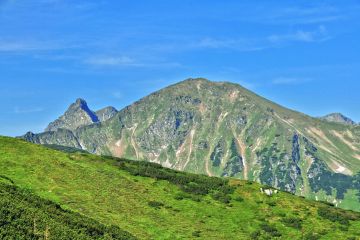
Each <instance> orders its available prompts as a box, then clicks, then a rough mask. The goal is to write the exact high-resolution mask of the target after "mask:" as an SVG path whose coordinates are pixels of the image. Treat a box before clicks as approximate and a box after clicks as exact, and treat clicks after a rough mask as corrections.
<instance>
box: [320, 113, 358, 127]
mask: <svg viewBox="0 0 360 240" xmlns="http://www.w3.org/2000/svg"><path fill="white" fill-rule="evenodd" d="M321 119H323V120H325V121H328V122H335V123H342V124H348V125H356V122H354V121H353V120H351V119H350V118H348V117H346V116H344V115H343V114H341V113H330V114H328V115H326V116H324V117H321Z"/></svg>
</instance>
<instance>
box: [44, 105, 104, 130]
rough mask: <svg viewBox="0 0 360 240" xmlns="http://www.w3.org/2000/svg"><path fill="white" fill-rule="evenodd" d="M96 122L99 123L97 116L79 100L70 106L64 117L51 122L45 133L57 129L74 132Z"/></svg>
mask: <svg viewBox="0 0 360 240" xmlns="http://www.w3.org/2000/svg"><path fill="white" fill-rule="evenodd" d="M96 122H99V118H98V116H96V114H95V113H94V112H93V111H91V110H90V109H89V107H88V105H87V103H86V102H85V100H83V99H81V98H79V99H77V100H76V102H75V103H73V104H71V105H70V107H69V108H68V110H67V111H66V112H65V113H64V115H62V116H61V117H59V118H58V119H56V120H55V121H53V122H51V123H50V124H49V125H48V126H47V128H46V129H45V131H46V132H49V131H56V130H58V129H59V128H64V129H69V130H76V129H77V128H79V127H82V126H86V125H89V124H92V123H96Z"/></svg>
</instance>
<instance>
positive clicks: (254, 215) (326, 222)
mask: <svg viewBox="0 0 360 240" xmlns="http://www.w3.org/2000/svg"><path fill="white" fill-rule="evenodd" d="M0 144H1V148H0V169H2V170H1V174H2V176H3V178H6V179H12V181H13V182H14V184H15V185H17V186H20V187H22V188H26V189H31V191H32V192H34V193H35V194H37V195H39V196H41V197H42V198H46V199H49V200H52V201H55V202H56V203H57V204H60V205H61V206H62V207H63V208H66V209H71V210H73V211H76V212H79V213H81V214H83V215H86V216H88V217H92V218H94V219H96V220H98V221H100V222H102V223H104V224H112V225H116V226H119V227H121V228H122V229H124V230H127V231H129V232H130V233H131V234H133V235H135V236H136V237H138V238H140V239H270V238H278V239H289V238H292V239H354V238H355V237H356V236H359V235H360V230H359V229H360V215H359V213H355V212H351V211H345V210H341V209H337V208H334V207H331V206H329V205H328V204H325V203H320V202H315V201H310V200H306V199H304V198H301V197H297V196H294V195H292V194H289V193H286V192H277V193H276V191H275V190H274V189H271V188H269V187H266V186H261V185H259V184H257V183H253V182H247V181H240V180H235V179H221V178H213V177H212V178H210V177H207V176H202V175H195V174H190V173H184V172H177V171H174V170H170V169H165V168H162V167H161V166H159V165H157V164H152V163H147V162H135V161H128V160H124V159H116V158H111V157H102V156H96V155H90V154H84V153H66V152H60V151H56V150H52V149H48V148H45V147H43V146H39V145H34V144H31V143H27V142H24V141H21V140H19V139H12V138H6V137H0ZM270 190H271V191H272V192H273V194H272V195H271V196H267V195H266V193H265V192H270ZM262 192H264V193H262ZM1 198H2V195H0V199H1Z"/></svg>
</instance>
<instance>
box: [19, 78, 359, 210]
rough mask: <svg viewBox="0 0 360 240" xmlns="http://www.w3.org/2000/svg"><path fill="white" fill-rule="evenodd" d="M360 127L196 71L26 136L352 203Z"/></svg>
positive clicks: (310, 196) (357, 166)
mask: <svg viewBox="0 0 360 240" xmlns="http://www.w3.org/2000/svg"><path fill="white" fill-rule="evenodd" d="M359 133H360V128H359V127H358V126H347V125H343V124H338V123H331V122H327V121H324V120H321V119H317V118H313V117H310V116H308V115H306V114H303V113H299V112H296V111H294V110H290V109H287V108H284V107H282V106H280V105H278V104H276V103H273V102H272V101H269V100H267V99H265V98H263V97H261V96H259V95H257V94H255V93H253V92H251V91H249V90H247V89H245V88H243V87H241V86H240V85H238V84H234V83H228V82H211V81H208V80H206V79H202V78H198V79H187V80H185V81H182V82H179V83H176V84H173V85H170V86H169V87H166V88H163V89H160V90H158V91H156V92H154V93H152V94H150V95H148V96H146V97H143V98H141V99H140V100H138V101H136V102H134V103H133V104H131V105H129V106H127V107H125V108H123V109H122V110H120V111H119V112H117V113H116V114H115V115H114V116H113V117H112V118H109V119H108V120H107V121H105V122H102V123H93V124H90V125H87V126H82V127H80V128H78V129H76V130H75V131H71V130H68V131H67V130H62V131H55V132H52V133H47V132H44V133H41V134H37V135H34V136H32V137H31V138H29V137H26V136H25V137H24V139H26V140H28V141H31V142H34V143H41V144H57V145H65V146H69V147H77V148H81V149H83V150H87V151H89V152H92V153H96V154H102V155H112V156H116V157H126V158H129V159H135V160H147V161H151V162H156V163H159V164H161V165H163V166H165V167H169V168H173V169H177V170H182V171H188V172H194V173H202V174H207V175H211V176H224V177H225V176H227V177H235V178H240V179H249V180H254V181H258V182H261V183H264V184H268V185H271V186H274V187H277V188H280V189H282V190H286V191H289V192H292V193H296V194H298V195H303V196H307V197H309V198H318V199H323V200H327V201H332V202H335V203H336V204H337V205H339V206H346V205H349V204H350V205H354V204H351V203H349V202H348V200H347V199H350V198H353V196H354V194H355V195H356V194H357V192H356V191H357V190H356V189H357V182H356V179H357V173H358V172H359V171H360V164H359V159H360V144H359V141H360V140H359V138H360V134H359ZM317 179H320V180H317ZM329 179H335V181H333V182H328V181H329ZM341 179H342V180H341ZM339 181H342V183H340V182H339ZM333 190H335V192H334V191H333ZM344 202H345V203H344ZM353 207H355V208H356V205H355V206H353Z"/></svg>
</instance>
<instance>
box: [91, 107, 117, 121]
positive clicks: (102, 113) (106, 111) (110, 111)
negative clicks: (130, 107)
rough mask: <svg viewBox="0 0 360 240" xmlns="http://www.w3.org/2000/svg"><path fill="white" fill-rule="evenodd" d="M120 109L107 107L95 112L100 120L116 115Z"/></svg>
mask: <svg viewBox="0 0 360 240" xmlns="http://www.w3.org/2000/svg"><path fill="white" fill-rule="evenodd" d="M117 112H118V111H117V110H116V108H114V107H111V106H109V107H106V108H103V109H100V110H98V111H96V112H95V114H96V116H97V118H98V119H99V121H100V122H103V121H106V120H108V119H110V118H112V117H113V116H115V115H116V113H117Z"/></svg>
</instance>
